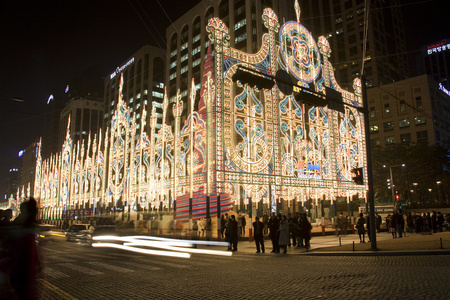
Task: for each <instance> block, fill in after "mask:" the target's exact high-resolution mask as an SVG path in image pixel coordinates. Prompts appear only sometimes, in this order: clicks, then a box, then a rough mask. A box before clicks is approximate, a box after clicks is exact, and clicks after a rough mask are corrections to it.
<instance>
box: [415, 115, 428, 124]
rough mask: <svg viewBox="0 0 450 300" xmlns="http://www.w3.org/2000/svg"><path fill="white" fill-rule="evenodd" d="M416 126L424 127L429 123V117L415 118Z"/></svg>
mask: <svg viewBox="0 0 450 300" xmlns="http://www.w3.org/2000/svg"><path fill="white" fill-rule="evenodd" d="M414 121H415V123H416V125H422V124H426V123H427V117H425V116H417V117H415V118H414Z"/></svg>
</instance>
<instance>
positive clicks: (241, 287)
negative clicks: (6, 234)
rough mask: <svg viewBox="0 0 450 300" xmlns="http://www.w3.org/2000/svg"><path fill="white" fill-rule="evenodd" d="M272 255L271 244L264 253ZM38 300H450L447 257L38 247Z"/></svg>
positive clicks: (59, 243)
mask: <svg viewBox="0 0 450 300" xmlns="http://www.w3.org/2000/svg"><path fill="white" fill-rule="evenodd" d="M268 252H270V248H269V251H268ZM42 255H43V260H44V268H43V271H42V272H41V275H40V277H39V279H38V282H39V286H40V294H41V297H42V299H199V298H201V299H218V298H223V299H231V298H235V299H269V298H270V299H338V298H344V297H345V298H347V299H348V298H351V299H365V298H370V299H385V298H390V299H425V298H427V299H448V290H447V287H446V280H447V279H446V275H445V274H446V273H448V266H449V265H450V256H448V255H434V256H433V255H420V256H311V255H289V254H287V255H280V254H270V253H265V254H249V253H239V251H238V252H236V253H233V256H231V257H219V256H208V255H199V254H193V255H192V256H191V258H188V259H186V258H169V257H161V256H153V255H144V254H137V253H131V252H125V251H122V250H115V249H108V248H92V247H89V246H87V245H82V244H79V243H73V242H66V241H64V240H63V239H62V238H53V239H51V240H49V241H48V242H47V243H46V244H45V245H44V246H42Z"/></svg>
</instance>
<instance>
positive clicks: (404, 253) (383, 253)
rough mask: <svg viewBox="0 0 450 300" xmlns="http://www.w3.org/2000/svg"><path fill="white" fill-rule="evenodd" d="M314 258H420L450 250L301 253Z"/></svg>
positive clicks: (448, 253)
mask: <svg viewBox="0 0 450 300" xmlns="http://www.w3.org/2000/svg"><path fill="white" fill-rule="evenodd" d="M299 254H301V255H312V256H418V255H450V250H423V251H417V250H411V251H405V250H402V251H358V252H314V250H312V251H308V252H303V253H299Z"/></svg>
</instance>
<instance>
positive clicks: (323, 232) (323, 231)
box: [322, 225, 325, 236]
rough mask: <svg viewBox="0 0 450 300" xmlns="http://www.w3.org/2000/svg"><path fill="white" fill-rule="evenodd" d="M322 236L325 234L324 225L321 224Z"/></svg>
mask: <svg viewBox="0 0 450 300" xmlns="http://www.w3.org/2000/svg"><path fill="white" fill-rule="evenodd" d="M322 236H325V225H322Z"/></svg>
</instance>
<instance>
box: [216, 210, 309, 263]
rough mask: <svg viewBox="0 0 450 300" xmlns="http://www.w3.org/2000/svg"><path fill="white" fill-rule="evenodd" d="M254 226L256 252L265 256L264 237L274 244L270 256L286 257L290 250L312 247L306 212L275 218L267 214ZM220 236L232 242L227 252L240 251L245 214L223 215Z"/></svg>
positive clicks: (257, 218)
mask: <svg viewBox="0 0 450 300" xmlns="http://www.w3.org/2000/svg"><path fill="white" fill-rule="evenodd" d="M254 220H255V221H254V222H253V223H252V225H253V239H254V241H255V246H256V253H265V250H266V248H265V244H264V237H265V236H267V235H268V236H269V237H270V240H271V242H272V251H271V253H280V251H282V253H284V254H286V253H287V249H288V247H291V246H294V247H305V248H310V243H309V241H310V239H311V230H312V226H311V223H310V222H309V221H308V218H307V217H306V214H305V213H301V214H299V213H296V214H295V215H294V216H292V215H291V214H288V216H286V215H281V214H279V215H276V214H275V213H272V215H271V216H270V217H269V215H268V213H267V212H265V213H264V215H263V217H262V221H261V220H260V218H259V217H255V219H254ZM221 225H222V227H221V230H222V231H221V234H222V237H224V238H225V240H226V241H227V242H228V243H229V246H228V250H230V251H237V245H238V241H239V237H241V236H244V234H245V225H246V221H245V215H243V214H238V215H234V214H233V215H231V216H228V214H224V215H223V216H221Z"/></svg>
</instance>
